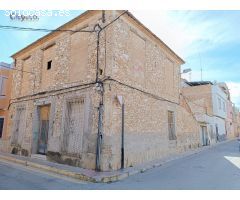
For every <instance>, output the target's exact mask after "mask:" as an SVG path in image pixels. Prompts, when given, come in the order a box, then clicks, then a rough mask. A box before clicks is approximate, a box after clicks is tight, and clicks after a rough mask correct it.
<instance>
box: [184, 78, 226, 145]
mask: <svg viewBox="0 0 240 200" xmlns="http://www.w3.org/2000/svg"><path fill="white" fill-rule="evenodd" d="M181 85H182V89H181V93H182V95H183V97H184V98H185V100H186V102H187V103H188V105H189V107H190V108H191V110H192V113H193V115H194V116H195V118H196V120H197V121H198V123H199V137H200V138H201V141H202V145H204V146H205V145H209V144H213V143H216V142H217V141H222V140H224V139H225V137H226V123H225V120H226V117H227V95H226V93H225V92H224V91H223V90H222V88H221V87H220V85H218V83H212V82H211V81H196V82H188V81H187V80H184V79H182V84H181Z"/></svg>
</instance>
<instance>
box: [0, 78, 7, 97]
mask: <svg viewBox="0 0 240 200" xmlns="http://www.w3.org/2000/svg"><path fill="white" fill-rule="evenodd" d="M7 79H8V77H6V76H0V98H4V97H5V96H6V95H7V88H6V87H7Z"/></svg>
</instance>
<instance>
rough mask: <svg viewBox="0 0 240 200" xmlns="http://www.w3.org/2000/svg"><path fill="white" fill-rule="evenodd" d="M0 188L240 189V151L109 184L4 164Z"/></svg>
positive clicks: (224, 150) (219, 149)
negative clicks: (89, 181)
mask: <svg viewBox="0 0 240 200" xmlns="http://www.w3.org/2000/svg"><path fill="white" fill-rule="evenodd" d="M0 189H39V190H40V189H52V190H53V189H61V190H62V189H68V190H69V189H79V190H81V189H126V190H128V189H240V152H239V151H238V142H237V141H231V142H228V143H224V144H220V145H218V146H216V147H213V148H210V149H207V150H204V151H202V152H200V153H198V154H195V155H191V156H188V157H185V158H181V159H178V160H175V161H171V162H169V163H166V164H164V165H163V166H161V167H158V168H154V169H152V170H148V171H146V172H144V173H141V174H136V175H134V176H131V177H129V178H127V179H125V180H122V181H118V182H114V183H108V184H104V183H88V182H83V181H78V180H75V179H70V178H66V177H62V176H58V175H53V174H49V173H45V172H40V171H38V170H34V169H29V168H25V167H22V166H18V165H15V164H9V163H3V162H0Z"/></svg>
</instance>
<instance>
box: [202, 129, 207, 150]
mask: <svg viewBox="0 0 240 200" xmlns="http://www.w3.org/2000/svg"><path fill="white" fill-rule="evenodd" d="M201 132H202V145H203V146H207V145H208V134H207V127H206V126H201Z"/></svg>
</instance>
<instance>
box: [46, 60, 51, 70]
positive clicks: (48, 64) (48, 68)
mask: <svg viewBox="0 0 240 200" xmlns="http://www.w3.org/2000/svg"><path fill="white" fill-rule="evenodd" d="M51 68H52V60H50V61H48V62H47V70H50V69H51Z"/></svg>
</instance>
